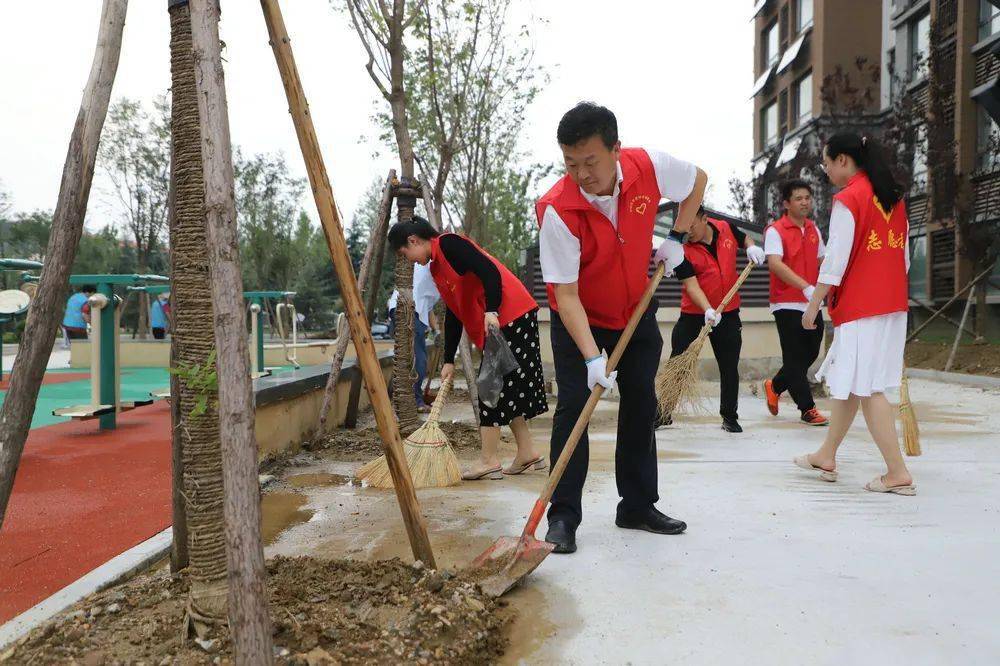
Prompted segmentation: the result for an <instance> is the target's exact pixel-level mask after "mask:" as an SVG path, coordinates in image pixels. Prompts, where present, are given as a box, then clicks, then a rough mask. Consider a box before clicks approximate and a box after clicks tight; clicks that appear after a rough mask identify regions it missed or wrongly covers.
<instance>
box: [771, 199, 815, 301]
mask: <svg viewBox="0 0 1000 666" xmlns="http://www.w3.org/2000/svg"><path fill="white" fill-rule="evenodd" d="M767 229H774V230H775V231H777V232H778V236H779V237H781V249H782V252H783V255H782V257H781V260H782V261H783V262H784V263H785V265H786V266H788V267H789V268H791V269H792V270H793V271H794V272H795V274H796V275H798V276H799V277H800V278H802V279H803V280H805V281H806V282H808V283H809V284H811V285H813V286H816V280H817V279H818V278H819V257H817V256H816V255H817V253H818V252H819V229H817V228H816V224H815V223H814V222H813V221H812V220H806V223H805V226H804V227H803V228H802V229H800V228H799V227H798V226H797V225H796V224H795V223H794V222H792V220H791V218H789V217H788V215H783V216H782V217H781V219H779V220H777V221H775V222H772V223H771V225H770V226H768V228H767ZM767 229H765V230H764V233H765V234H766V233H767ZM770 301H771V303H772V304H773V303H808V301H807V300H806V297H805V295H804V294H803V293H802V290H801V289H799V288H798V287H794V286H792V285H790V284H788V283H787V282H785V281H784V280H782V279H781V278H779V277H778V276H777V275H775V274H774V273H771V296H770Z"/></svg>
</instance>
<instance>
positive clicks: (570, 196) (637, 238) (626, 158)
mask: <svg viewBox="0 0 1000 666" xmlns="http://www.w3.org/2000/svg"><path fill="white" fill-rule="evenodd" d="M620 164H621V168H622V182H621V185H620V187H621V190H620V193H619V197H618V229H617V231H616V230H615V227H614V225H612V224H611V220H609V219H608V218H606V217H605V216H604V215H603V214H602V213H601V212H600V211H598V210H597V209H596V208H594V207H593V206H592V205H591V204H590V202H589V201H587V200H586V199H585V198H584V197H583V194H582V193H581V192H580V187H579V186H578V185H577V184H576V183H574V182H573V180H572V179H571V178H570V177H569V176H568V175H566V176H563V177H562V179H561V180H560V181H559V182H558V183H556V184H555V185H554V186H553V187H552V189H551V190H549V191H548V192H547V193H546V194H545V195H544V196H543V197H542V198H541V199H539V200H538V203H536V204H535V213H536V215H537V216H538V225H539V226H541V225H542V217H543V216H544V214H545V209H546V208H548V207H549V206H552V207H553V208H555V211H556V213H558V214H559V217H560V218H561V219H562V221H563V222H564V223H565V224H566V227H567V228H569V230H570V233H572V234H573V235H574V236H576V237H577V238H578V239H580V273H579V277H578V278H577V286H578V289H579V294H580V302H581V303H582V304H583V308H584V310H586V311H587V320H588V321H589V322H590V325H591V326H595V327H597V328H606V329H611V330H621V329H623V328H625V325H626V324H627V323H628V319H629V317H630V316H631V315H632V311H633V310H635V308H636V306H637V305H638V304H639V299H640V298H642V294H643V292H644V291H645V290H646V284H647V283H648V282H649V260H650V256H651V255H652V252H653V224H654V222H655V218H656V207H657V206H658V205H659V203H660V188H659V186H658V185H657V184H656V173H655V172H654V171H653V163H652V162H651V161H650V159H649V155H647V154H646V151H645V150H643V149H641V148H622V151H621V160H620ZM547 288H548V292H549V307H551V308H552V309H553V310H556V311H558V310H559V305H558V303H556V295H555V289H553V287H552V285H551V284H550V285H547Z"/></svg>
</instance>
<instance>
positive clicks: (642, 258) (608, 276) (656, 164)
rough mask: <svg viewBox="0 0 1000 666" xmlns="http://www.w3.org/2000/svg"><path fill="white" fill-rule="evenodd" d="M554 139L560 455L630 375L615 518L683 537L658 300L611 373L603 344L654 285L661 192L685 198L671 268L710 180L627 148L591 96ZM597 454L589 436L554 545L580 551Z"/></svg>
mask: <svg viewBox="0 0 1000 666" xmlns="http://www.w3.org/2000/svg"><path fill="white" fill-rule="evenodd" d="M556 136H557V140H558V141H559V147H560V149H561V150H562V154H563V161H564V163H565V166H566V175H565V176H563V178H562V179H561V180H560V181H559V182H558V183H556V184H555V186H553V187H552V189H551V190H549V192H548V193H546V194H545V195H544V196H543V197H542V198H541V199H539V200H538V202H537V204H536V214H537V216H538V223H539V225H540V231H539V255H540V260H541V265H542V274H543V277H544V279H545V282H546V283H547V285H546V286H547V288H548V293H549V306H550V308H551V310H552V325H551V327H552V328H551V330H552V332H551V335H552V355H553V359H554V362H555V371H556V385H557V388H558V403H557V406H556V411H555V415H554V417H553V424H552V439H551V449H550V456H551V457H550V459H551V460H553V461H554V460H557V459H558V458H559V454H560V453H561V452H562V450H563V447H564V446H565V444H566V441H567V439H568V438H569V435H570V433H571V432H572V430H573V426H574V425H575V424H576V421H577V419H578V417H579V416H580V414H581V412H582V411H583V408H584V405H585V404H586V402H587V399H588V398H589V396H590V393H591V390H592V389H593V387H594V386H595V385H596V384H598V383H599V384H601V385H602V386H604V387H606V388H610V387H611V386H612V384H613V383H614V380H615V378H616V376H617V375H618V373H620V374H621V380H622V381H621V382H619V384H618V386H619V391H620V393H621V401H620V402H619V408H618V437H617V443H616V449H615V477H616V480H617V483H618V494H619V496H621V498H622V499H621V502H619V504H618V509H617V513H616V518H615V524H616V525H617V526H618V527H622V528H626V529H639V530H646V531H648V532H655V533H657V534H680V533H681V532H683V531H684V530H685V529H686V528H687V525H686V524H685V523H684V522H683V521H680V520H675V519H673V518H670V517H669V516H666V515H664V514H663V513H661V512H660V511H658V510H657V509H656V507H655V506H654V504H655V503H656V502H657V501H658V500H659V495H658V494H657V469H656V441H655V437H654V424H655V421H656V413H657V404H656V396H655V393H654V379H655V376H656V369H657V365H658V364H659V361H660V352H661V350H662V348H663V340H662V338H661V337H660V330H659V327H658V326H657V324H656V304H655V300H654V302H653V304H652V305H651V306H650V307H649V309H648V310H647V312H646V313H645V315H644V316H643V317H642V319H641V320H640V322H639V324H638V326H637V327H636V329H635V331H634V333H633V336H632V338H631V341H630V342H629V344H628V347H627V348H626V350H625V353H624V354H623V356H622V358H621V361H620V364H619V365H618V371H617V372H615V373H612V375H611V376H608V375H607V371H606V367H607V358H606V357H605V355H604V354H603V353H602V351H601V350H602V348H603V349H605V350H610V349H612V348H613V347H614V346H615V344H616V343H617V342H618V339H619V338H620V337H621V335H622V332H623V330H624V329H625V326H626V324H627V322H628V319H629V317H630V316H631V315H632V312H633V310H635V308H636V306H637V304H638V303H639V300H640V298H641V297H642V295H643V292H644V290H645V288H646V285H647V283H648V281H649V261H650V255H652V253H653V226H654V222H655V217H656V208H657V205H658V204H659V203H660V199H661V198H663V197H667V198H670V199H672V200H674V201H678V202H680V208H679V210H678V214H677V223H676V225H675V229H674V231H673V232H671V237H670V238H668V239H667V240H666V241H664V243H663V244H662V245H661V246H660V248H659V249H658V250H657V252H656V258H657V260H659V261H662V262H663V263H664V264H665V266H666V270H667V272H668V273H669V272H670V271H672V270H673V269H674V268H675V267H676V266H677V265H678V264H679V263H680V262H681V261H682V260H683V258H684V250H683V242H684V240H685V234H684V233H683V232H684V231H686V230H687V229H688V228H689V227H690V226H691V223H692V221H693V219H694V214H695V211H696V210H697V209H698V206H699V205H700V204H701V200H702V197H703V196H704V194H705V186H706V184H707V182H708V178H707V176H706V175H705V173H704V172H703V171H701V170H700V169H698V168H697V167H695V165H693V164H691V163H689V162H685V161H683V160H679V159H676V158H674V157H672V156H671V155H668V154H667V153H664V152H661V151H655V150H644V149H642V148H622V147H621V143H620V142H619V140H618V122H617V120H616V119H615V116H614V114H613V113H612V112H611V111H609V110H608V109H606V108H604V107H602V106H598V105H597V104H594V103H591V102H581V103H580V104H578V105H577V106H575V107H574V108H572V109H570V110H569V111H568V112H567V113H566V114H565V115H564V116H563V117H562V120H560V121H559V127H558V130H557V132H556ZM588 459H589V444H588V440H587V434H586V433H584V434H583V436H582V437H581V438H580V440H579V444H578V446H577V448H576V450H575V451H574V452H573V455H572V457H571V458H570V461H569V464H568V466H567V467H566V470H565V472H564V474H563V476H562V478H561V479H560V481H559V483H558V485H557V486H556V489H555V491H554V493H553V495H552V505H551V506H550V508H549V512H548V521H549V529H548V533H547V534H546V536H545V540H546V541H548V542H550V543H554V544H555V550H554V551H553V552H556V553H572V552H574V551H575V550H576V530H577V527H578V526H579V525H580V522H581V520H582V519H583V510H582V508H581V499H582V496H583V484H584V481H585V479H586V477H587V463H588Z"/></svg>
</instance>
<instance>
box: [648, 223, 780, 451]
mask: <svg viewBox="0 0 1000 666" xmlns="http://www.w3.org/2000/svg"><path fill="white" fill-rule="evenodd" d="M738 248H744V249H745V250H746V253H747V258H748V259H749V260H750V262H751V263H753V264H755V265H757V266H760V265H761V264H763V263H764V251H763V250H762V249H761V248H760V247H758V246H757V245H756V244H755V243H754V242H753V239H752V238H750V237H749V236H747V235H746V234H745V233H743V231H742V230H740V229H739V228H738V227H736V225H734V224H731V223H729V222H723V221H721V220H713V219H711V218H709V217H708V215H707V214H706V212H705V208H704V207H700V208H699V209H698V214H697V216H696V219H695V222H694V225H692V227H691V233H690V234H689V236H688V242H687V243H686V244H685V245H684V261H683V262H682V263H681V264H680V265H679V266H678V267H677V270H676V271H675V275H676V276H677V279H678V280H680V281H681V284H682V286H683V291H682V294H681V315H680V317H678V318H677V323H676V324H675V325H674V330H673V332H672V334H671V338H670V346H671V349H670V357H671V358H673V357H675V356H679V355H681V354H683V353H684V352H685V351H686V350H687V348H688V347H689V346H690V345H691V343H692V342H694V341H695V340H696V339H698V336H699V334H700V333H701V329H702V327H703V326H705V325H708V326H711V327H712V332H711V333H710V334H709V340H710V341H711V343H712V352H713V353H714V354H715V361H716V363H718V365H719V380H720V384H721V398H720V401H719V403H720V404H719V414H720V415H721V416H722V429H723V430H725V431H726V432H743V427H742V426H740V422H739V414H738V413H737V405H738V401H739V393H740V371H739V363H740V351H741V349H742V347H743V332H742V331H743V322H742V321H741V320H740V296H739V294H736V295H735V296H734V297H733V298H732V300H730V301H729V303H728V304H726V305H725V307H722V306H721V305H720V303H721V302H722V300H723V298H724V296H725V294H726V293H728V292H729V290H730V289H731V288H732V287H733V285H735V284H736V283H737V280H738V279H739V272H738V271H737V270H736V254H737V249H738ZM715 308H722V310H723V311H722V312H716V310H715ZM692 353H694V352H692ZM664 419H665V420H666V421H667V422H669V420H670V415H664Z"/></svg>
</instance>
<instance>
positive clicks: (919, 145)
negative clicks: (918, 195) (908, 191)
mask: <svg viewBox="0 0 1000 666" xmlns="http://www.w3.org/2000/svg"><path fill="white" fill-rule="evenodd" d="M912 173H913V177H912V182H913V189H914V190H922V189H924V188H925V187H927V126H926V125H917V128H916V130H915V131H914V136H913V172H912Z"/></svg>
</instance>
